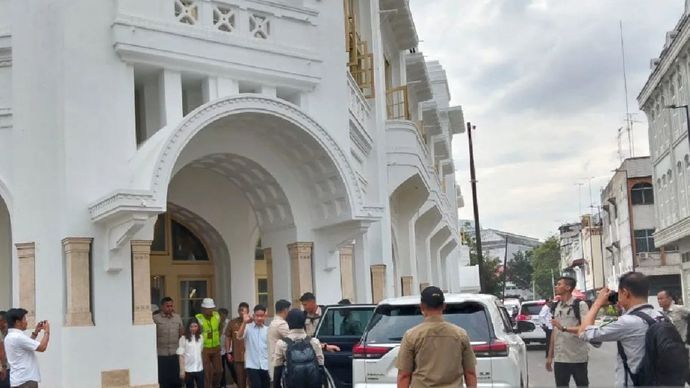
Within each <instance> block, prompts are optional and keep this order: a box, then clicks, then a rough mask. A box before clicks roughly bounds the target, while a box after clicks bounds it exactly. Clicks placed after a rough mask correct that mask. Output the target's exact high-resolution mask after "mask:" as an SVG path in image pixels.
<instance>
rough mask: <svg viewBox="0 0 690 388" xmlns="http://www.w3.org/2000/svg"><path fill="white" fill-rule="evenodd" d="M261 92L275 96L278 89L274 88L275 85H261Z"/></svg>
mask: <svg viewBox="0 0 690 388" xmlns="http://www.w3.org/2000/svg"><path fill="white" fill-rule="evenodd" d="M261 94H263V95H266V96H268V97H274V98H275V97H276V96H278V90H277V89H276V88H275V86H267V85H263V86H261Z"/></svg>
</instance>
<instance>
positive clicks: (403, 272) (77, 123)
mask: <svg viewBox="0 0 690 388" xmlns="http://www.w3.org/2000/svg"><path fill="white" fill-rule="evenodd" d="M0 9H1V10H2V11H3V12H0V85H2V87H0V198H1V200H0V201H1V202H0V205H1V206H0V252H1V254H0V260H1V261H0V268H1V270H0V276H1V277H2V279H0V306H1V307H9V306H21V307H24V308H26V309H27V310H28V311H29V320H30V322H31V323H33V322H35V321H36V319H48V320H49V321H51V326H52V329H53V330H52V338H51V346H50V348H49V350H48V351H47V352H46V353H44V354H41V355H40V356H39V357H40V362H41V367H42V376H43V385H45V386H49V387H70V388H73V387H88V388H92V387H98V386H103V387H110V386H118V387H122V386H132V387H134V386H137V387H153V386H157V382H156V379H157V370H156V349H155V327H154V326H153V324H152V319H151V312H152V311H151V305H152V304H156V303H158V300H159V299H160V297H162V296H171V297H173V298H174V299H175V303H176V306H177V310H178V312H180V314H182V315H183V316H184V317H189V316H191V315H192V314H194V313H195V312H196V311H197V310H198V308H199V305H200V301H201V299H202V298H204V297H213V298H215V299H216V301H217V304H219V305H220V306H224V307H229V308H230V310H231V311H232V310H234V308H233V306H236V305H237V304H238V303H240V302H242V301H247V302H249V303H250V304H254V303H258V302H262V303H267V304H268V305H269V306H270V305H271V304H273V301H274V300H276V299H278V298H289V299H291V300H293V301H296V300H297V299H298V297H299V296H300V295H301V294H302V293H303V292H306V291H314V292H315V293H316V295H317V297H318V300H319V302H321V303H335V302H337V301H338V300H339V299H340V298H343V297H347V298H350V299H352V300H353V301H354V302H360V303H365V302H366V303H371V302H376V301H378V300H381V299H382V298H384V297H390V296H395V295H409V294H416V293H419V289H420V288H421V287H423V286H425V285H427V284H436V285H439V286H441V287H442V288H444V289H447V290H450V291H454V290H458V289H459V287H460V284H459V273H460V266H463V265H466V264H469V263H467V261H468V260H467V258H463V257H465V256H464V255H463V254H462V252H463V248H462V247H461V242H460V238H459V233H458V219H457V208H458V206H460V205H461V204H462V196H461V194H460V190H459V188H458V187H457V186H456V183H455V166H454V163H453V159H452V150H451V140H452V137H453V135H455V134H458V133H461V132H463V131H464V118H463V115H462V110H461V108H460V107H459V106H450V104H449V102H450V93H449V91H448V84H447V78H446V75H445V71H444V70H443V68H442V67H441V65H440V64H439V63H437V62H427V61H426V60H425V59H424V56H423V54H422V53H420V52H418V51H417V44H418V37H417V33H416V29H415V26H414V22H413V19H412V15H411V13H410V9H409V6H408V3H407V1H405V0H380V1H366V0H345V1H344V2H342V1H321V0H146V1H140V0H119V1H117V2H96V1H91V0H72V1H70V2H69V5H67V4H58V3H44V2H33V1H19V0H0ZM39 25H40V28H37V27H36V26H39ZM104 349H107V351H104Z"/></svg>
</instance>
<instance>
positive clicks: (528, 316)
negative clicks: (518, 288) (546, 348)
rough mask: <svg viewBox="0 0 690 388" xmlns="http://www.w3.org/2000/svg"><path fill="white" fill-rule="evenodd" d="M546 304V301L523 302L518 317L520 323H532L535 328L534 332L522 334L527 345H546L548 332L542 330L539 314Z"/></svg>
mask: <svg viewBox="0 0 690 388" xmlns="http://www.w3.org/2000/svg"><path fill="white" fill-rule="evenodd" d="M545 303H546V301H545V300H530V301H526V302H522V306H521V307H520V314H518V316H517V321H518V322H525V321H526V322H532V323H533V324H534V326H535V329H534V330H533V331H529V332H523V333H520V337H521V338H522V340H523V341H525V343H526V344H532V343H539V344H546V332H544V329H542V328H541V322H539V312H540V311H541V309H542V307H544V304H545Z"/></svg>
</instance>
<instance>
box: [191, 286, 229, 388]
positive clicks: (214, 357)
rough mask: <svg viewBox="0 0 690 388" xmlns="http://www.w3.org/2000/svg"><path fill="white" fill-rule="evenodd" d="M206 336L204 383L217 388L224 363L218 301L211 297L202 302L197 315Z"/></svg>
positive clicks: (203, 356)
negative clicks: (221, 358) (221, 349)
mask: <svg viewBox="0 0 690 388" xmlns="http://www.w3.org/2000/svg"><path fill="white" fill-rule="evenodd" d="M196 319H197V321H199V325H201V332H202V335H203V338H204V350H203V352H202V353H201V356H202V360H203V364H204V385H205V386H206V388H217V387H218V386H219V385H220V380H221V378H222V376H223V364H222V362H221V361H220V330H221V329H222V328H221V321H220V314H219V313H218V311H216V303H215V302H214V301H213V299H211V298H204V300H203V301H202V302H201V313H200V314H197V315H196Z"/></svg>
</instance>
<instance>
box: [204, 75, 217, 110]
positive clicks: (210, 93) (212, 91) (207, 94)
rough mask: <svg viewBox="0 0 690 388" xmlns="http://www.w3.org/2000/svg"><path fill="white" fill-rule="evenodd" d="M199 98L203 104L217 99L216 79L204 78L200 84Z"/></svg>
mask: <svg viewBox="0 0 690 388" xmlns="http://www.w3.org/2000/svg"><path fill="white" fill-rule="evenodd" d="M201 98H202V99H203V101H204V104H205V103H207V102H209V101H213V100H215V99H216V98H218V78H216V77H206V78H204V80H203V81H202V82H201Z"/></svg>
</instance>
